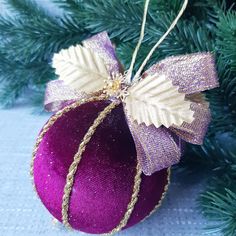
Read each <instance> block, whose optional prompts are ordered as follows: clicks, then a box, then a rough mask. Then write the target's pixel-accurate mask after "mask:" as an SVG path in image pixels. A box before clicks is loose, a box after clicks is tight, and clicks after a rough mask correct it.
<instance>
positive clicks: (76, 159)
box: [62, 102, 120, 228]
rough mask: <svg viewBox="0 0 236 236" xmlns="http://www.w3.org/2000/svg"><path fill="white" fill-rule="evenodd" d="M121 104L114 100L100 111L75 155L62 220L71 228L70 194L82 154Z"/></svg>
mask: <svg viewBox="0 0 236 236" xmlns="http://www.w3.org/2000/svg"><path fill="white" fill-rule="evenodd" d="M119 104H120V102H112V103H110V104H109V105H108V106H107V107H105V109H104V110H103V111H102V112H100V113H99V115H98V117H97V118H96V119H95V120H94V122H93V124H92V125H91V126H90V127H89V129H88V131H87V133H86V134H85V136H84V138H83V140H82V142H81V143H80V145H79V148H78V151H77V153H76V154H75V156H74V161H73V162H72V164H71V165H70V168H69V173H68V175H67V177H66V185H65V188H64V195H63V198H62V221H63V224H64V225H65V226H67V227H69V228H70V224H69V217H68V211H69V202H70V195H71V191H72V187H73V184H74V178H75V174H76V171H77V168H78V165H79V163H80V161H81V158H82V155H83V153H84V151H85V149H86V146H87V144H88V143H89V141H90V139H91V138H92V136H93V135H94V133H95V131H96V129H97V127H98V126H99V125H100V124H101V123H102V122H103V120H104V119H105V118H106V117H107V115H108V114H109V113H110V112H111V111H112V110H113V109H114V108H115V107H116V106H117V105H119Z"/></svg>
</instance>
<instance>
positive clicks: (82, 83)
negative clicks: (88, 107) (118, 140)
mask: <svg viewBox="0 0 236 236" xmlns="http://www.w3.org/2000/svg"><path fill="white" fill-rule="evenodd" d="M52 65H53V67H54V68H55V69H56V74H57V75H59V79H58V80H55V81H51V82H49V83H48V85H47V89H46V96H45V107H46V109H47V110H48V111H57V110H59V109H61V108H62V107H64V106H65V105H67V104H69V103H72V102H73V101H76V100H79V99H83V98H88V97H91V96H95V94H96V95H98V94H99V95H101V96H105V97H106V98H107V99H109V100H112V101H114V100H117V101H118V102H121V103H123V108H124V112H125V114H126V120H127V123H128V126H129V128H130V131H131V134H132V136H133V139H134V142H135V146H136V150H137V158H138V161H139V162H140V165H141V168H142V171H143V173H144V174H146V175H151V174H152V173H154V172H155V171H158V170H161V169H163V168H167V167H169V166H171V165H173V164H176V163H178V162H179V160H180V157H181V154H182V144H183V141H186V142H189V143H193V144H199V145H200V144H202V142H203V138H204V136H205V133H206V130H207V127H208V124H209V121H210V111H209V107H208V103H207V102H206V101H205V100H204V96H203V95H202V94H200V92H201V91H204V90H208V89H212V88H215V87H217V86H218V81H217V76H216V71H215V67H214V59H213V56H212V55H211V54H210V53H195V54H189V55H184V56H175V57H168V58H166V59H164V60H162V61H160V62H159V63H157V64H155V65H153V66H151V67H150V68H149V69H148V70H147V71H146V72H144V73H143V75H142V76H141V77H140V78H138V79H137V80H135V82H131V81H127V74H126V73H124V72H123V70H122V66H121V64H120V63H119V61H118V59H117V57H116V55H115V50H114V47H113V46H112V44H111V41H110V39H109V37H108V35H107V33H106V32H102V33H100V34H97V35H95V36H93V37H92V38H90V39H88V40H85V41H84V42H83V46H81V45H77V46H71V47H70V48H68V49H64V50H61V51H60V52H59V53H58V54H55V55H54V58H53V63H52Z"/></svg>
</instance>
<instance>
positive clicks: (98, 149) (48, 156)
mask: <svg viewBox="0 0 236 236" xmlns="http://www.w3.org/2000/svg"><path fill="white" fill-rule="evenodd" d="M108 104H109V102H108V101H100V102H90V103H86V104H84V105H81V106H79V107H77V108H74V109H72V110H70V111H68V112H66V113H64V114H63V115H62V116H61V117H60V118H58V119H57V120H56V121H55V123H54V124H53V125H52V126H51V127H50V128H49V130H48V131H47V132H46V134H45V136H44V138H43V139H42V141H41V143H40V144H39V148H38V151H37V153H36V157H35V160H34V182H35V187H36V190H37V193H38V195H39V197H40V199H41V200H42V202H43V204H44V205H45V206H46V208H47V209H48V210H49V211H50V213H51V214H52V215H53V216H54V217H56V218H57V219H58V220H59V221H61V220H62V214H61V206H62V196H63V189H64V186H65V184H66V176H67V174H68V169H69V166H70V165H71V163H72V161H73V156H74V155H75V153H76V152H77V150H78V146H79V144H80V143H81V140H82V138H83V136H84V134H85V133H86V132H87V130H88V128H89V127H90V126H91V124H92V123H93V122H94V120H95V119H96V117H97V116H98V113H99V112H101V111H102V110H103V109H104V108H105V107H106V106H107V105H108ZM136 165H137V159H136V150H135V145H134V142H133V139H132V135H131V133H130V131H129V128H128V126H127V123H126V120H125V115H124V112H123V108H122V105H119V106H118V107H117V108H115V109H114V110H113V111H112V112H111V113H110V114H109V115H108V116H107V117H106V118H105V120H104V121H103V122H102V124H101V125H100V126H99V127H98V128H97V130H96V132H95V134H94V136H93V137H92V139H91V141H90V142H89V144H88V146H87V148H86V150H85V152H84V154H83V158H82V159H81V162H80V164H79V166H78V171H77V173H76V175H75V182H74V185H73V187H72V192H71V198H70V202H69V223H70V225H71V226H72V227H73V228H74V229H77V230H81V231H83V232H87V233H96V234H101V233H107V232H109V231H111V230H113V229H114V228H115V227H116V226H117V225H118V224H119V222H120V221H121V219H122V218H123V216H124V214H125V212H126V210H127V205H128V203H129V202H130V199H131V195H132V191H133V186H134V177H135V173H136ZM141 180H142V181H141V186H140V191H139V195H138V201H137V203H136V204H135V206H134V210H133V212H132V214H131V217H130V219H129V221H128V223H127V225H126V227H125V228H127V227H130V226H132V225H134V224H136V223H138V222H140V221H141V220H143V219H144V218H145V217H146V216H148V215H149V213H150V212H151V211H152V210H153V209H154V208H155V206H156V205H157V204H158V203H159V200H160V199H162V195H163V193H164V192H165V191H166V187H165V186H166V185H167V182H168V173H167V170H166V169H163V170H161V171H159V172H156V173H155V174H153V175H152V176H145V175H144V174H142V176H141Z"/></svg>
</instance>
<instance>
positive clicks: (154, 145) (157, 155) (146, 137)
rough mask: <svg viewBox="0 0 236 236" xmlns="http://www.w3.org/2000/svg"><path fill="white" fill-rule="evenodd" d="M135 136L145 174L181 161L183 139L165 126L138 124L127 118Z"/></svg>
mask: <svg viewBox="0 0 236 236" xmlns="http://www.w3.org/2000/svg"><path fill="white" fill-rule="evenodd" d="M127 122H128V125H129V128H130V131H131V134H132V136H133V139H134V142H135V146H136V151H137V158H138V161H139V163H140V165H141V168H142V171H143V173H144V174H145V175H152V174H153V173H154V172H156V171H159V170H161V169H164V168H168V167H170V166H172V165H173V164H176V163H178V162H179V160H180V157H181V155H182V141H181V140H180V139H179V138H178V137H177V136H176V135H174V134H173V133H172V132H171V131H169V130H168V129H166V128H165V127H160V128H155V127H154V126H153V125H150V126H146V125H145V124H141V125H138V124H137V123H136V122H133V121H131V120H130V119H129V118H127Z"/></svg>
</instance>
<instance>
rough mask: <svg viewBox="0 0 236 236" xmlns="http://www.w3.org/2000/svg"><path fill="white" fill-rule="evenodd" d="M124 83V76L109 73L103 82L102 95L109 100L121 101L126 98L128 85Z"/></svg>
mask: <svg viewBox="0 0 236 236" xmlns="http://www.w3.org/2000/svg"><path fill="white" fill-rule="evenodd" d="M125 81H126V74H122V73H111V75H110V76H109V77H108V78H107V79H106V80H104V82H105V85H104V87H103V93H104V94H106V95H107V96H108V97H110V98H113V99H119V100H123V99H124V98H125V97H126V96H128V91H127V90H128V85H127V84H126V83H125Z"/></svg>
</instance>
